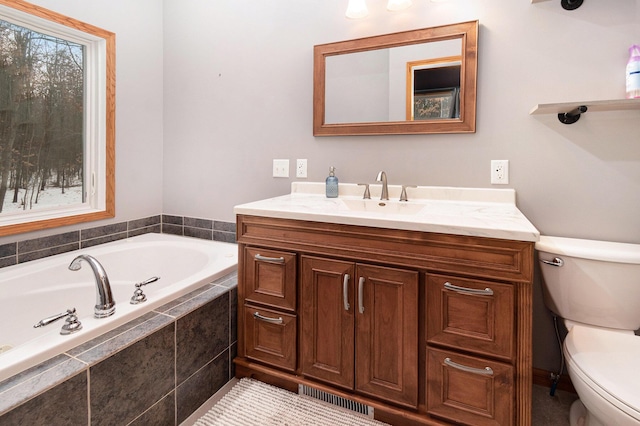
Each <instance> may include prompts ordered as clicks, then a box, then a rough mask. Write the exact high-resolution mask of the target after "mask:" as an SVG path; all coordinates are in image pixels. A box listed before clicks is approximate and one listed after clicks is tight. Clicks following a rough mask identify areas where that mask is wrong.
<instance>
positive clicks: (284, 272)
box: [243, 247, 296, 312]
mask: <svg viewBox="0 0 640 426" xmlns="http://www.w3.org/2000/svg"><path fill="white" fill-rule="evenodd" d="M243 264H244V291H245V296H244V297H245V300H246V301H248V302H253V303H260V304H263V305H267V306H272V307H275V308H281V309H286V310H288V311H291V312H294V311H295V310H296V254H295V253H288V252H283V251H277V250H269V249H264V248H257V247H246V248H245V249H244V262H243Z"/></svg>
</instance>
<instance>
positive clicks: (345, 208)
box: [234, 182, 540, 242]
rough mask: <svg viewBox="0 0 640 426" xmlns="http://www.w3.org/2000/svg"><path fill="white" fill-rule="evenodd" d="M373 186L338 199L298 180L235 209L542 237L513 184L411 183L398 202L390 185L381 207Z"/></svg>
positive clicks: (345, 187) (345, 188) (343, 191)
mask: <svg viewBox="0 0 640 426" xmlns="http://www.w3.org/2000/svg"><path fill="white" fill-rule="evenodd" d="M370 188H371V200H363V199H362V194H363V192H364V187H363V186H358V185H356V184H348V183H347V184H343V183H341V184H340V185H339V194H340V196H339V197H338V198H326V196H325V184H324V182H293V183H292V184H291V193H290V194H287V195H283V196H280V197H274V198H268V199H266V200H260V201H254V202H251V203H246V204H241V205H238V206H236V207H235V208H234V212H235V214H243V215H252V216H266V217H274V218H281V219H297V220H308V221H314V222H329V223H338V224H344V225H359V226H371V227H376V228H390V229H403V230H411V231H424V232H437V233H444V234H456V235H470V236H476V237H489V238H501V239H507V240H518V241H533V242H535V241H538V239H539V238H540V233H539V232H538V230H537V229H536V228H535V227H534V226H533V225H532V224H531V222H529V220H528V219H527V218H526V217H525V216H524V215H523V214H522V212H520V210H518V208H517V207H516V203H515V190H513V189H485V188H454V187H435V186H419V187H417V188H407V193H408V199H409V201H408V202H399V201H398V199H399V198H400V191H401V187H400V186H399V185H389V201H387V202H385V203H386V206H384V207H379V206H378V204H379V203H380V192H381V185H379V184H378V185H370ZM370 208H371V210H373V211H370ZM405 212H407V213H406V214H405Z"/></svg>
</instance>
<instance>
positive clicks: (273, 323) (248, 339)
mask: <svg viewBox="0 0 640 426" xmlns="http://www.w3.org/2000/svg"><path fill="white" fill-rule="evenodd" d="M244 324H245V334H244V345H245V351H246V356H247V358H251V359H253V360H255V361H260V362H263V363H265V364H270V365H273V366H275V367H280V368H282V369H285V370H289V371H294V370H295V369H296V333H297V332H296V316H295V315H289V314H286V313H282V312H277V311H272V310H270V309H260V308H256V307H254V306H250V305H249V306H245V307H244Z"/></svg>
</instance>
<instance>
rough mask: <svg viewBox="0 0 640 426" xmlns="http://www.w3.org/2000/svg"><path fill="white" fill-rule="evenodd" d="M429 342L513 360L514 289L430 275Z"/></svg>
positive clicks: (427, 328)
mask: <svg viewBox="0 0 640 426" xmlns="http://www.w3.org/2000/svg"><path fill="white" fill-rule="evenodd" d="M426 283H427V284H426V285H427V315H426V316H425V317H426V321H427V327H426V330H427V342H428V343H434V344H440V345H446V346H450V347H453V348H460V349H464V350H466V351H472V352H476V353H478V354H481V355H490V356H495V357H499V358H503V359H505V360H511V359H512V357H513V351H514V336H515V334H514V333H515V327H514V321H515V319H514V315H515V306H514V303H515V302H514V286H513V285H510V284H502V283H496V282H490V281H480V280H471V279H463V278H456V277H450V276H445V275H431V274H430V275H427V279H426Z"/></svg>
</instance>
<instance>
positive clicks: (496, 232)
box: [235, 183, 539, 426]
mask: <svg viewBox="0 0 640 426" xmlns="http://www.w3.org/2000/svg"><path fill="white" fill-rule="evenodd" d="M323 191H324V185H323V184H314V183H294V184H293V186H292V193H291V194H289V195H286V196H282V197H276V198H272V199H268V200H263V201H258V202H254V203H248V204H244V205H241V206H237V207H236V209H235V212H236V214H237V240H238V247H239V268H238V273H239V277H238V357H237V358H236V360H235V363H236V375H237V376H238V377H245V376H252V377H255V378H257V379H259V380H263V381H265V382H268V383H272V384H275V385H278V386H281V387H284V388H287V389H290V390H292V391H294V392H297V391H298V385H305V386H309V387H312V388H315V389H319V390H321V391H324V392H328V393H331V394H334V395H338V396H340V397H343V398H347V399H350V400H353V401H356V402H359V403H362V404H364V405H367V406H371V407H373V408H374V412H375V418H376V419H378V420H381V421H385V422H387V423H390V424H393V425H400V424H433V425H438V424H467V425H474V426H475V425H511V424H517V425H530V424H531V384H532V383H531V381H532V375H531V370H532V365H531V325H532V324H531V321H532V319H531V318H532V311H531V309H532V289H531V286H532V277H533V249H534V242H535V241H536V240H537V239H538V237H539V233H538V231H537V230H536V229H535V228H534V227H533V226H532V225H531V223H529V221H528V220H527V219H526V218H525V217H524V216H523V215H522V213H520V211H519V210H518V209H517V208H516V206H515V193H514V192H513V190H491V189H463V188H435V187H418V188H411V191H410V195H409V201H408V202H402V203H401V202H398V201H394V200H398V197H399V194H400V187H392V186H390V187H389V194H390V199H391V201H385V202H381V201H379V200H378V199H377V198H378V197H379V194H380V191H379V189H378V188H377V187H375V186H373V185H372V189H371V197H372V198H373V199H372V200H362V199H361V198H362V188H358V187H357V186H356V185H349V184H347V185H343V184H341V185H340V197H339V198H335V199H327V198H325V197H324V195H323Z"/></svg>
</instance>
